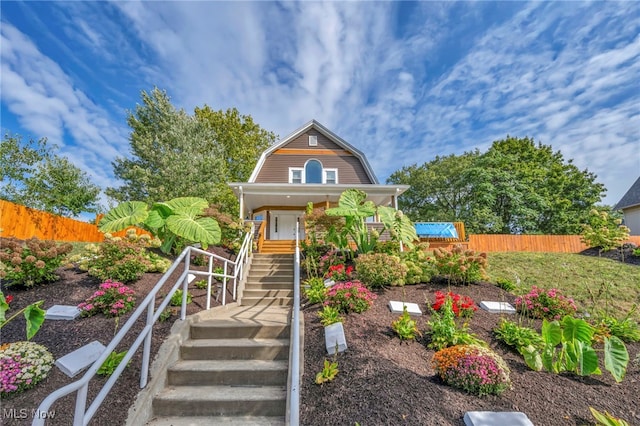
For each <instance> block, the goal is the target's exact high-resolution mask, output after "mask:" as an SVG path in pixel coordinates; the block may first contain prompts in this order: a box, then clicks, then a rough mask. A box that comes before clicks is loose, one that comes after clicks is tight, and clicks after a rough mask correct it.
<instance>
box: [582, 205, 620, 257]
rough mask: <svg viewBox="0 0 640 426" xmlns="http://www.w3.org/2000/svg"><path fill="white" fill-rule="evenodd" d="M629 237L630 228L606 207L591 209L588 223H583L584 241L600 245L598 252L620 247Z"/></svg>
mask: <svg viewBox="0 0 640 426" xmlns="http://www.w3.org/2000/svg"><path fill="white" fill-rule="evenodd" d="M628 238H629V228H627V227H626V226H624V225H622V220H621V219H620V218H619V217H616V215H615V214H611V212H610V210H609V209H608V208H606V209H601V210H598V209H591V211H590V212H589V218H588V223H585V224H583V225H582V242H583V243H584V244H586V245H588V246H589V247H598V249H599V251H598V253H602V252H603V251H609V250H611V249H613V248H616V247H620V246H621V245H622V243H624V242H625V241H626V240H627V239H628Z"/></svg>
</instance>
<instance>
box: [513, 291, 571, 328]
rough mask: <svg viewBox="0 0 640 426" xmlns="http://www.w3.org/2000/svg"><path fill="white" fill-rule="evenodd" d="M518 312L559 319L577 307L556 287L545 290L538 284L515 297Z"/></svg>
mask: <svg viewBox="0 0 640 426" xmlns="http://www.w3.org/2000/svg"><path fill="white" fill-rule="evenodd" d="M515 305H516V309H517V310H518V312H520V313H522V314H524V315H526V316H529V317H531V318H539V319H543V318H546V319H549V320H559V319H560V318H562V317H564V316H565V315H574V314H575V313H576V311H577V310H578V308H577V307H576V304H575V302H574V301H573V299H571V298H568V297H566V296H565V295H563V294H562V292H561V291H560V290H558V289H556V288H551V289H549V290H545V289H543V288H540V287H538V286H535V285H534V286H533V287H531V291H529V293H527V294H525V295H524V296H519V297H516V301H515Z"/></svg>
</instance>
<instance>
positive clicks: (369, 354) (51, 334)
mask: <svg viewBox="0 0 640 426" xmlns="http://www.w3.org/2000/svg"><path fill="white" fill-rule="evenodd" d="M585 254H587V253H585ZM596 255H597V252H596ZM629 257H630V256H629ZM625 261H626V259H625ZM178 274H179V273H176V275H175V276H177V275H178ZM59 275H60V276H61V279H60V280H59V281H57V282H55V283H52V284H49V285H46V286H40V287H36V288H33V289H29V290H20V289H17V288H11V289H8V290H7V289H5V288H3V291H4V292H5V294H11V295H13V296H14V301H13V303H12V306H11V310H10V311H9V313H11V312H12V311H13V312H16V310H17V309H20V308H21V307H23V306H26V305H28V304H30V303H32V302H35V301H38V300H44V301H45V302H44V307H45V308H49V307H51V306H53V305H56V304H64V305H76V304H78V303H80V302H83V301H84V300H85V299H86V298H87V297H89V296H90V295H91V294H92V293H93V292H94V291H95V290H96V289H97V287H98V285H99V281H98V280H96V279H94V278H91V277H89V276H88V275H87V274H86V273H84V272H80V271H78V270H75V269H61V270H59ZM160 277H161V274H145V275H144V277H143V278H142V279H141V280H140V281H138V282H136V283H135V284H132V285H131V286H130V287H132V288H133V289H134V290H135V291H136V295H137V298H138V301H141V300H142V299H143V298H144V297H145V295H146V294H147V293H148V292H149V290H150V289H152V288H153V287H154V286H155V284H156V283H157V281H158V279H159V278H160ZM173 282H174V281H173V280H169V281H168V284H167V285H166V287H165V288H164V289H163V291H164V292H165V293H166V291H167V290H168V287H169V286H170V285H171V284H172V283H173ZM446 289H447V286H446V285H445V284H442V283H441V284H429V285H418V286H407V287H404V288H391V289H387V290H385V291H382V292H379V293H378V299H377V300H376V303H375V305H374V306H373V308H371V309H370V310H369V311H367V312H365V313H363V314H352V315H349V316H348V317H347V318H346V319H345V324H344V325H345V332H346V338H347V344H348V346H349V349H348V350H347V351H346V352H344V353H342V354H340V355H339V356H338V359H337V360H338V363H339V366H338V368H339V370H340V372H339V374H338V376H337V377H336V379H335V380H333V381H332V382H329V383H326V384H324V385H322V386H319V385H316V384H315V383H314V378H315V374H316V373H317V372H318V371H320V369H321V368H322V362H323V360H324V358H325V355H326V353H325V349H324V329H323V327H322V325H321V324H320V322H319V320H318V317H317V311H318V309H319V307H318V306H303V314H304V317H305V334H304V354H305V359H304V367H303V368H304V376H303V378H302V387H301V413H300V416H301V424H303V425H323V426H324V425H354V424H355V422H359V423H360V424H362V425H388V424H406V425H452V424H453V425H462V424H464V423H463V421H462V416H463V415H464V413H465V412H466V411H471V410H491V411H522V412H524V413H526V414H527V415H528V416H529V418H530V419H531V420H532V421H533V423H534V424H535V425H537V426H540V425H558V424H563V425H582V424H593V423H594V421H593V420H592V418H591V415H590V413H589V408H588V407H589V406H593V407H596V408H597V409H599V410H600V411H604V410H606V411H609V412H611V413H614V414H615V415H617V416H620V417H622V418H624V419H626V420H627V421H628V422H629V423H630V424H640V408H639V407H638V395H640V366H638V365H637V364H630V366H629V369H628V371H627V376H626V377H625V379H624V381H623V382H622V383H620V384H616V383H615V382H614V380H613V378H612V377H611V375H610V374H609V373H608V372H607V371H606V370H604V368H603V375H602V376H590V377H576V376H574V375H570V374H560V375H553V374H550V373H546V372H535V371H531V370H529V369H528V368H527V366H526V365H525V363H524V361H523V360H522V358H521V357H520V356H519V355H518V354H517V353H515V352H513V351H511V350H510V349H509V348H508V347H506V346H504V345H502V344H501V343H499V342H497V341H496V340H495V339H494V338H493V337H492V333H491V330H492V329H493V328H494V327H495V325H496V324H497V322H498V318H499V316H498V315H495V314H490V313H487V312H484V311H481V310H479V311H478V312H476V314H475V316H474V317H473V318H472V320H471V321H470V328H471V331H472V332H474V333H476V334H477V335H478V337H480V338H482V339H484V340H486V341H487V342H489V344H490V346H491V347H492V348H493V349H494V350H495V351H496V352H498V353H499V354H500V355H501V356H502V357H503V358H504V359H505V360H506V361H507V363H508V365H509V367H510V368H511V380H512V382H513V389H512V390H509V391H507V392H505V393H504V394H503V395H502V396H500V397H496V396H489V397H482V398H478V397H475V396H471V395H467V394H465V393H464V392H462V391H458V390H456V389H453V388H451V387H448V386H445V385H443V384H442V383H441V382H440V380H439V379H438V378H437V377H436V376H435V374H434V371H433V369H432V368H431V365H430V360H431V357H432V356H433V353H434V352H433V351H432V350H429V349H427V348H426V344H427V339H426V337H423V338H420V339H418V341H416V342H411V343H400V340H399V339H398V338H397V337H395V336H394V334H393V331H392V329H391V321H393V320H395V319H396V317H397V315H395V314H391V313H390V311H389V309H388V308H387V303H388V301H389V300H405V301H409V302H415V303H418V304H419V305H420V306H421V307H424V306H425V300H426V299H429V300H433V299H434V296H433V293H434V292H435V291H436V290H446ZM452 291H455V292H457V293H461V294H465V295H468V296H471V297H472V298H473V299H474V300H475V301H477V302H479V301H481V300H496V301H508V302H511V303H513V301H514V296H512V295H510V294H508V293H506V292H504V291H502V290H501V289H499V288H498V287H496V286H494V285H492V284H489V283H480V284H477V285H471V286H468V287H460V288H453V289H452ZM191 292H192V293H193V295H194V297H193V303H192V304H191V305H188V314H191V313H195V312H198V311H200V310H202V309H204V308H205V306H206V300H205V295H204V293H205V291H204V290H198V289H195V288H192V289H191ZM215 305H216V303H215V302H213V301H212V306H215ZM423 310H424V309H423ZM127 318H128V315H127V316H125V317H123V318H121V319H120V325H122V324H124V323H125V322H126V320H127ZM176 318H177V314H176V315H174V316H172V317H171V319H170V320H168V321H166V322H163V323H159V324H157V325H156V328H155V329H154V334H153V343H152V353H153V354H155V353H156V352H157V350H158V348H159V347H160V345H161V343H162V342H163V340H164V339H165V338H166V336H167V335H168V333H169V331H170V328H171V325H172V323H173V322H174V320H175V319H176ZM427 320H428V315H425V316H423V317H421V318H420V320H419V325H420V328H421V330H423V331H424V330H425V329H426V326H425V323H426V321H427ZM24 327H25V324H24V320H23V319H22V318H19V319H16V320H15V321H13V322H12V323H10V324H8V325H7V326H5V327H4V328H3V329H2V336H1V341H2V342H12V341H19V340H24V339H25V330H24ZM136 327H137V329H141V327H142V323H141V322H139V323H138V324H136ZM115 328H116V324H115V321H114V319H111V318H105V317H103V316H102V315H96V316H93V317H89V318H80V319H77V320H75V321H45V323H44V324H43V326H42V328H41V330H40V331H39V333H38V334H37V335H36V336H35V337H34V338H33V339H32V340H33V341H34V342H36V343H40V344H43V345H45V346H46V347H47V348H48V349H49V350H50V351H51V353H52V354H53V356H54V358H56V359H57V358H59V357H61V356H64V355H66V354H68V353H69V352H71V351H73V350H75V349H78V348H79V347H81V346H82V345H85V344H87V343H90V342H91V341H93V340H98V341H100V342H101V343H103V344H104V345H107V344H108V343H109V342H110V340H111V339H112V337H113V335H114V331H115ZM134 338H135V336H133V335H132V334H131V333H130V334H129V336H128V337H127V338H125V341H124V342H123V344H122V347H120V348H118V350H120V351H121V350H124V349H125V348H126V346H125V344H127V343H131V342H132V341H133V340H134ZM627 348H628V350H629V354H630V356H631V358H632V359H633V358H635V357H636V355H637V354H638V352H640V344H639V343H633V344H627ZM140 352H141V350H139V351H138V353H137V354H136V356H135V357H134V359H133V361H132V363H131V365H130V366H129V367H128V368H127V369H125V372H124V373H123V375H122V376H121V377H120V379H119V380H118V381H117V382H116V384H115V386H114V388H113V389H112V391H111V392H110V394H109V396H108V397H107V399H106V400H105V402H104V403H103V404H102V406H101V408H100V409H99V410H98V411H97V413H96V414H95V416H94V417H93V419H92V421H91V423H90V424H92V425H122V424H124V423H125V422H126V418H127V412H128V409H129V407H130V406H131V405H132V404H133V402H134V400H135V397H136V395H137V394H138V391H139V385H138V383H139V377H140V358H141V355H140ZM83 373H84V372H82V373H80V374H79V375H78V376H76V377H75V378H73V379H70V378H69V377H67V376H66V375H65V374H64V373H62V372H61V371H60V370H58V369H57V368H56V367H54V368H53V369H52V370H51V372H50V374H49V376H48V377H47V378H46V379H45V380H44V381H42V382H41V383H40V384H38V385H37V386H36V387H35V388H33V389H29V390H27V391H25V392H23V393H20V394H16V395H11V396H9V397H6V398H3V399H2V401H1V409H2V417H0V418H1V421H0V424H3V425H29V424H31V421H32V418H31V410H35V409H36V408H37V407H38V405H39V404H40V402H42V400H43V399H44V398H45V397H46V396H47V395H49V394H50V393H51V392H53V391H54V390H56V389H58V388H60V387H62V386H64V385H66V384H68V383H71V382H73V381H75V380H77V379H79V378H80V377H81V376H82V374H83ZM105 382H106V378H102V377H100V376H97V377H96V378H94V380H93V381H92V384H91V386H90V390H89V401H91V400H92V399H93V398H94V397H95V395H96V394H97V393H98V392H99V390H100V388H101V387H102V385H103V384H104V383H105ZM74 404H75V396H74V395H73V394H72V395H71V396H68V397H65V398H63V399H61V400H59V401H58V402H57V403H56V404H55V405H54V406H53V407H52V409H53V410H55V417H54V418H53V419H52V420H51V421H48V422H47V424H51V425H69V424H71V420H70V419H71V417H72V413H73V411H74ZM20 410H26V411H20ZM23 412H24V413H26V415H25V418H15V417H20V416H21V413H23ZM12 413H14V414H16V415H12Z"/></svg>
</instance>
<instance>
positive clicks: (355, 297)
mask: <svg viewBox="0 0 640 426" xmlns="http://www.w3.org/2000/svg"><path fill="white" fill-rule="evenodd" d="M376 298H377V296H376V295H375V294H373V293H372V292H371V291H369V289H368V288H366V287H365V286H364V285H363V284H362V283H361V282H359V281H347V282H346V283H337V284H336V285H334V286H333V287H331V288H330V289H329V290H328V291H327V298H326V300H325V302H324V304H325V306H332V307H334V308H336V309H337V310H338V311H339V312H341V313H345V314H348V313H350V312H355V313H358V314H359V313H362V312H364V311H366V310H368V309H369V308H370V307H371V306H372V305H373V301H374V300H375V299H376Z"/></svg>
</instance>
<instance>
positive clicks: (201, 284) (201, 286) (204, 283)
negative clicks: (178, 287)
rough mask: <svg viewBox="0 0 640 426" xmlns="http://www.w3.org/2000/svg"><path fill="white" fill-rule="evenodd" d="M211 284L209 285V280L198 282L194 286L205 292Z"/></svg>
mask: <svg viewBox="0 0 640 426" xmlns="http://www.w3.org/2000/svg"><path fill="white" fill-rule="evenodd" d="M208 285H209V284H208V283H207V280H198V281H196V282H195V283H193V286H194V287H195V288H198V289H200V290H204V289H206V288H207V286H208Z"/></svg>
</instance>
